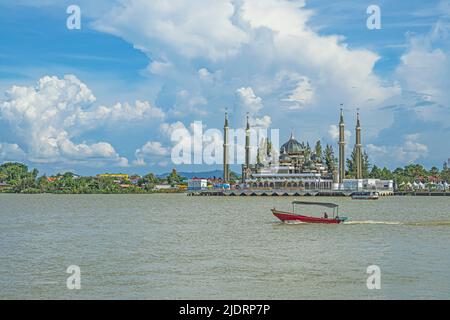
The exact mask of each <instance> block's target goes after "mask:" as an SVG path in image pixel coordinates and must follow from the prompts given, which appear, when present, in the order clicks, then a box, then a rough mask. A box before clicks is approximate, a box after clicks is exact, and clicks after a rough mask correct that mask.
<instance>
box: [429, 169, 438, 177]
mask: <svg viewBox="0 0 450 320" xmlns="http://www.w3.org/2000/svg"><path fill="white" fill-rule="evenodd" d="M439 174H440V171H439V169H438V168H436V167H432V168H431V169H430V175H431V176H433V177H438V176H439Z"/></svg>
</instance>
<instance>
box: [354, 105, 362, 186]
mask: <svg viewBox="0 0 450 320" xmlns="http://www.w3.org/2000/svg"><path fill="white" fill-rule="evenodd" d="M361 147H362V145H361V124H360V122H359V111H358V113H357V114H356V144H355V153H356V179H362V178H363V174H362V152H361Z"/></svg>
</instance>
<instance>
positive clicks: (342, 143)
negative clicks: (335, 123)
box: [339, 104, 345, 188]
mask: <svg viewBox="0 0 450 320" xmlns="http://www.w3.org/2000/svg"><path fill="white" fill-rule="evenodd" d="M344 179H345V124H344V111H343V109H342V104H341V119H340V121H339V188H343V185H344Z"/></svg>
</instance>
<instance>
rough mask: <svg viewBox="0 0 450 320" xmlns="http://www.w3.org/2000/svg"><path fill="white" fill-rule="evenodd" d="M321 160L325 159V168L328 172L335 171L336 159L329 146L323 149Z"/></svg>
mask: <svg viewBox="0 0 450 320" xmlns="http://www.w3.org/2000/svg"><path fill="white" fill-rule="evenodd" d="M323 158H324V159H325V165H326V166H327V170H328V172H333V171H334V169H335V163H336V159H335V157H334V151H333V147H332V146H330V145H329V144H327V146H326V147H325V151H324V155H323Z"/></svg>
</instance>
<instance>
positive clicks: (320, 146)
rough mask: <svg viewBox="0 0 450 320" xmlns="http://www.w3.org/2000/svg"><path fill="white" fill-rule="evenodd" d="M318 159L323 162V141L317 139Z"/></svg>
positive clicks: (316, 150) (316, 151)
mask: <svg viewBox="0 0 450 320" xmlns="http://www.w3.org/2000/svg"><path fill="white" fill-rule="evenodd" d="M315 154H316V160H317V161H320V162H322V143H321V142H320V140H317V142H316V147H315Z"/></svg>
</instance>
